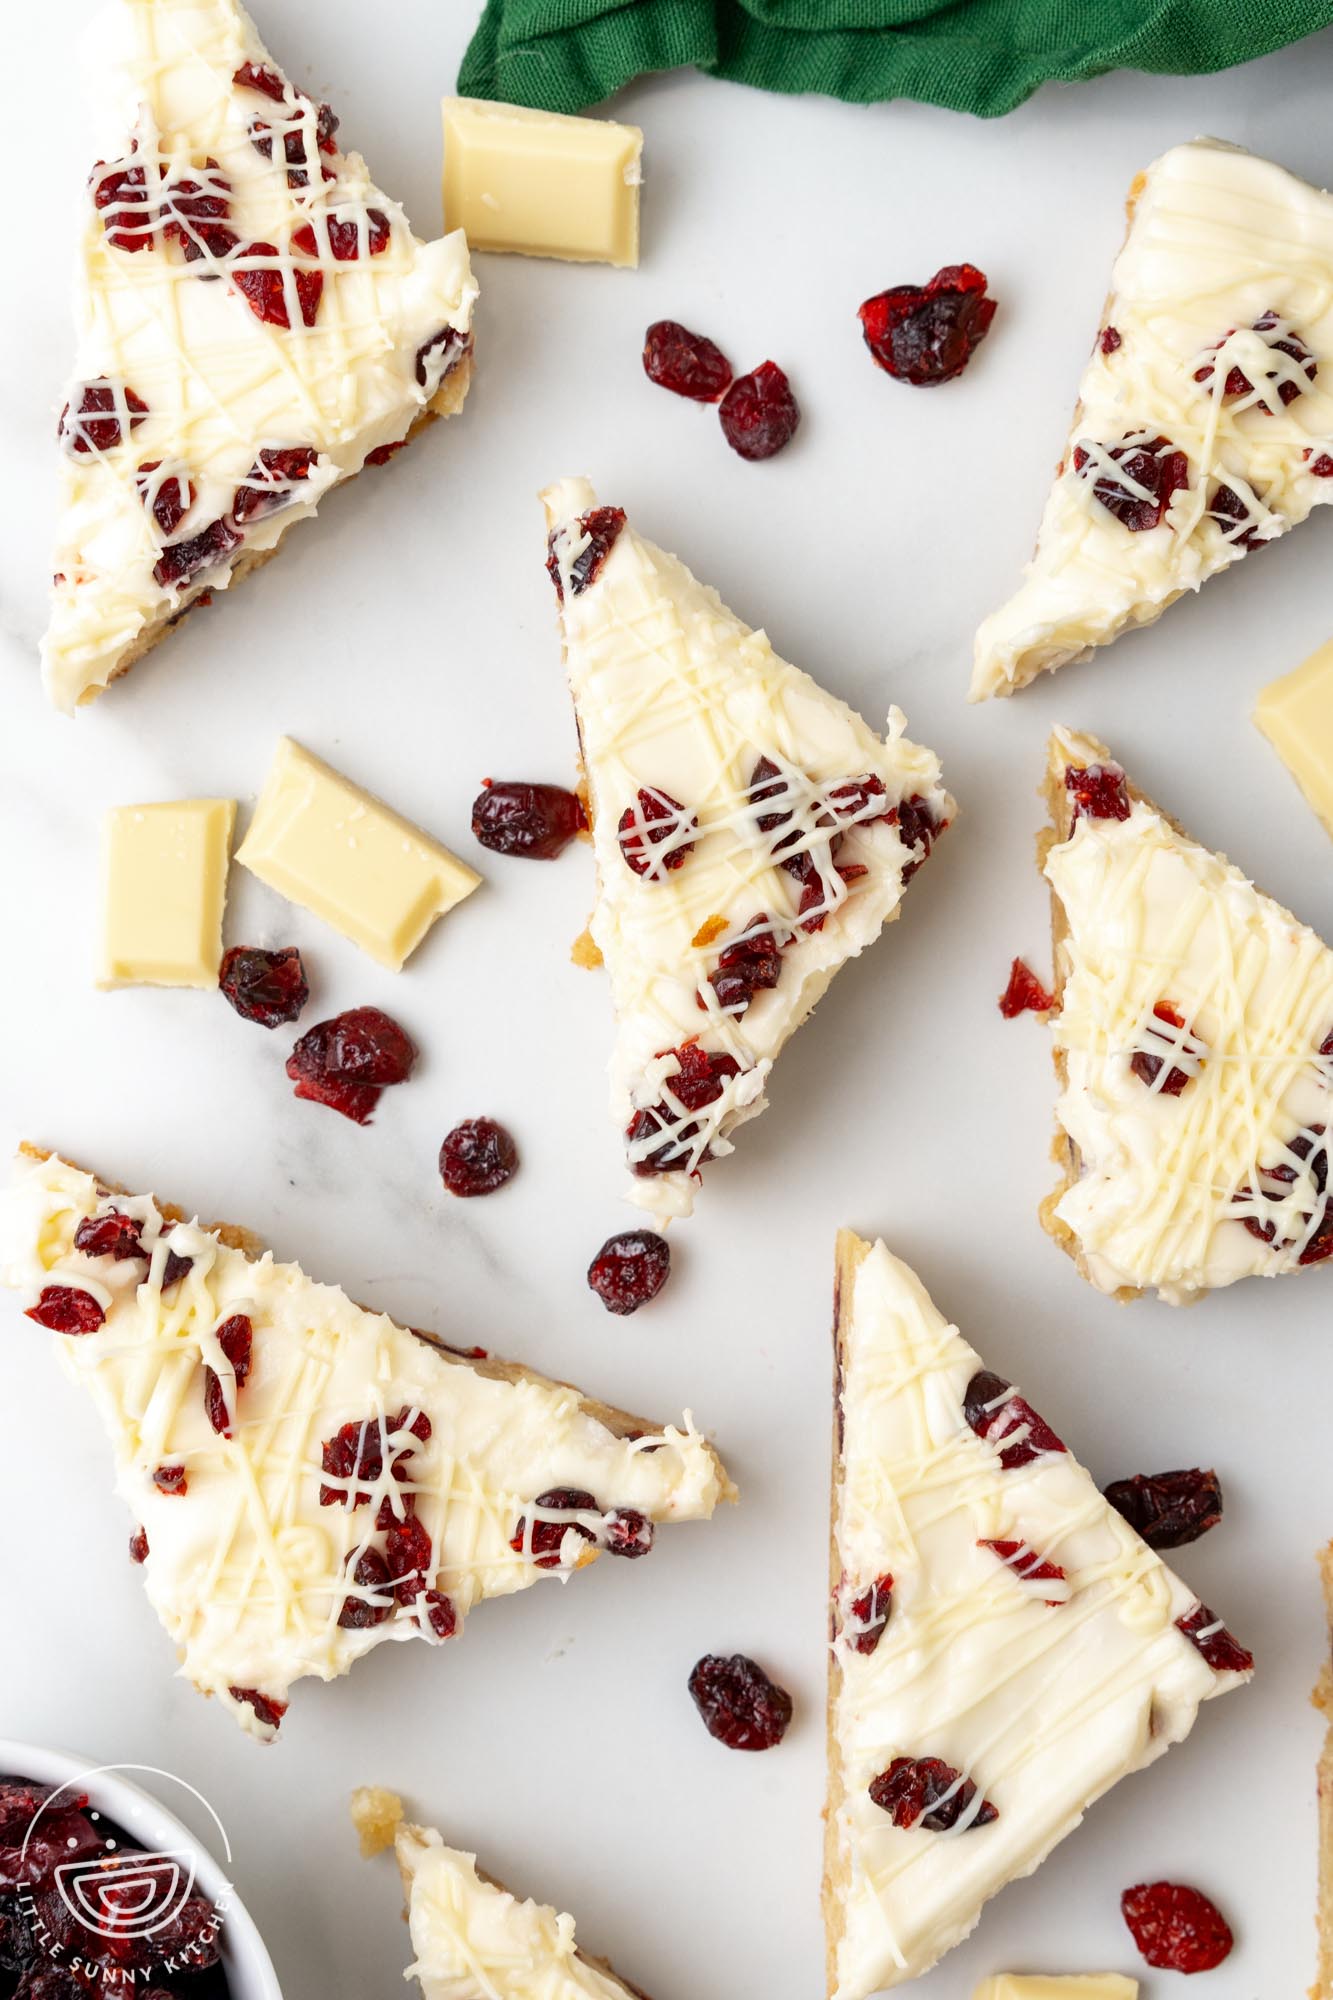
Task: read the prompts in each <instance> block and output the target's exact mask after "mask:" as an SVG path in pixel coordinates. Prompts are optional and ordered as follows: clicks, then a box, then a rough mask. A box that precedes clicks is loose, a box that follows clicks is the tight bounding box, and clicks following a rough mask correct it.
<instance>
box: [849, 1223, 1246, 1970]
mask: <svg viewBox="0 0 1333 2000" xmlns="http://www.w3.org/2000/svg"><path fill="white" fill-rule="evenodd" d="M839 1276H840V1306H839V1316H838V1326H837V1329H836V1334H835V1338H836V1339H837V1343H838V1356H839V1369H840V1374H839V1379H840V1397H841V1412H840V1422H841V1450H840V1453H839V1456H838V1458H837V1461H836V1463H835V1476H834V1568H835V1595H834V1631H835V1636H834V1641H833V1655H834V1664H833V1676H832V1696H831V1712H830V1758H831V1773H830V1776H831V1789H830V1809H829V1816H828V1830H827V1876H826V1891H825V1893H826V1914H827V1917H828V1922H829V1942H830V1981H829V1983H830V1992H831V1993H832V1994H833V1995H834V1996H835V2000H862V1996H864V1995H866V1994H869V1993H874V1992H878V1991H880V1990H882V1989H884V1988H886V1987H892V1986H897V1985H899V1984H901V1983H902V1982H903V1981H904V1980H909V1979H913V1978H915V1977H917V1976H918V1975H919V1974H920V1973H923V1972H925V1971H926V1970H927V1969H928V1968H929V1967H930V1966H931V1965H933V1964H934V1963H935V1961H936V1960H937V1959H938V1958H940V1957H941V1956H942V1954H943V1953H945V1952H946V1951H948V1950H949V1949H950V1948H951V1947H952V1946H953V1945H955V1944H957V1943H959V1942H960V1941H961V1939H962V1938H964V1937H965V1936H966V1935H967V1934H968V1932H969V1931H970V1930H971V1929H972V1927H973V1925H974V1924H975V1923H976V1921H977V1918H978V1916H979V1915H980V1912H981V1908H982V1905H983V1904H984V1903H985V1901H986V1900H987V1898H988V1897H990V1896H992V1895H994V1894H995V1892H996V1891H997V1890H999V1889H1001V1888H1003V1887H1004V1885H1005V1884H1006V1883H1007V1882H1010V1881H1013V1880H1014V1879H1015V1878H1017V1877H1019V1876H1023V1875H1027V1874H1029V1873H1031V1871H1032V1870H1033V1869H1034V1868H1036V1867H1037V1866H1038V1864H1039V1863H1040V1862H1041V1861H1042V1860H1043V1859H1044V1858H1045V1856H1046V1855H1047V1854H1048V1853H1049V1852H1050V1850H1051V1848H1052V1847H1053V1846H1054V1845H1055V1844H1056V1842H1057V1841H1059V1840H1061V1839H1063V1838H1064V1836H1065V1835H1066V1834H1067V1833H1070V1832H1072V1830H1073V1829H1074V1827H1076V1826H1077V1825H1078V1823H1079V1821H1080V1820H1081V1819H1082V1817H1083V1814H1084V1813H1085V1811H1086V1810H1087V1808H1088V1806H1089V1805H1091V1803H1092V1802H1093V1800H1094V1799H1096V1798H1098V1797H1100V1795H1101V1794H1102V1793H1103V1792H1105V1791H1106V1790H1107V1789H1108V1788H1109V1787H1110V1786H1111V1785H1113V1784H1114V1783H1115V1782H1116V1781H1117V1779H1119V1778H1121V1777H1124V1776H1125V1775H1126V1774H1127V1773H1128V1772H1130V1771H1135V1770H1138V1769H1140V1768H1141V1767H1142V1766H1144V1765H1145V1764H1148V1763H1151V1762H1152V1761H1153V1759H1154V1758H1156V1757H1159V1756H1161V1754H1162V1753H1163V1752H1164V1751H1165V1750H1166V1749H1167V1748H1168V1747H1169V1746H1170V1745H1171V1744H1172V1743H1177V1742H1179V1741H1180V1740H1181V1738H1182V1737H1184V1736H1186V1735H1187V1734H1188V1733H1189V1730H1190V1729H1191V1727H1192V1726H1193V1723H1194V1719H1195V1715H1196V1713H1197V1710H1198V1706H1199V1704H1200V1702H1202V1701H1206V1700H1208V1699H1209V1698H1210V1697H1211V1696H1213V1695H1215V1694H1221V1693H1223V1692H1225V1691H1226V1690H1227V1689H1228V1688H1231V1687H1233V1686H1236V1685H1238V1684H1239V1683H1240V1682H1241V1681H1242V1680H1243V1679H1244V1678H1246V1675H1247V1671H1248V1669H1247V1667H1246V1666H1245V1664H1244V1663H1245V1662H1247V1661H1248V1655H1246V1654H1245V1653H1244V1652H1243V1650H1242V1649H1240V1648H1238V1647H1236V1642H1235V1641H1234V1640H1232V1639H1231V1637H1230V1634H1228V1633H1226V1631H1225V1628H1224V1627H1222V1626H1221V1625H1220V1623H1219V1622H1218V1621H1217V1620H1215V1619H1214V1617H1213V1615H1212V1614H1211V1613H1209V1612H1207V1611H1206V1610H1205V1609H1204V1608H1203V1607H1201V1606H1200V1605H1199V1601H1198V1599H1197V1598H1196V1597H1195V1595H1194V1593H1193V1592H1192V1591H1191V1590H1189V1589H1188V1587H1187V1586H1186V1585H1185V1584H1184V1583H1182V1582H1181V1580H1180V1578H1179V1577H1178V1576H1176V1575H1175V1574H1174V1573H1173V1572H1172V1571H1171V1570H1170V1569H1168V1568H1167V1566H1166V1565H1165V1563H1163V1562H1162V1560H1161V1558H1160V1557H1159V1556H1158V1555H1156V1554H1155V1553H1154V1552H1153V1551H1152V1550H1151V1549H1150V1548H1148V1546H1147V1545H1146V1543H1145V1542H1143V1541H1142V1540H1141V1539H1140V1537H1139V1536H1138V1535H1137V1534H1136V1533H1135V1531H1134V1530H1133V1529H1132V1528H1131V1527H1130V1526H1129V1524H1128V1522H1126V1521H1125V1520H1123V1519H1122V1518H1121V1516H1120V1515H1119V1514H1117V1513H1116V1512H1115V1510H1114V1509H1113V1508H1112V1507H1111V1506H1110V1505H1109V1504H1108V1503H1107V1502H1106V1500H1104V1499H1103V1497H1102V1495H1101V1494H1100V1493H1099V1492H1098V1490H1097V1487H1096V1485H1095V1484H1094V1483H1093V1481H1092V1479H1091V1478H1090V1476H1089V1475H1088V1473H1087V1472H1085V1471H1084V1469H1083V1467H1082V1466H1081V1465H1079V1463H1078V1462H1077V1460H1076V1459H1075V1458H1074V1457H1073V1456H1072V1454H1071V1453H1070V1452H1069V1451H1068V1450H1067V1449H1064V1448H1063V1447H1062V1445H1061V1441H1060V1439H1059V1438H1058V1437H1056V1436H1055V1435H1054V1434H1053V1433H1051V1432H1049V1431H1044V1429H1043V1427H1042V1426H1041V1420H1040V1418H1039V1417H1038V1418H1035V1419H1034V1416H1033V1411H1032V1407H1031V1405H1030V1404H1029V1403H1027V1402H1025V1401H1023V1400H1022V1399H1021V1398H1020V1397H1019V1392H1018V1391H1017V1390H1015V1389H1014V1388H1013V1387H1012V1385H1010V1384H1008V1383H1006V1382H1004V1381H1003V1380H1001V1379H1000V1378H998V1377H996V1376H994V1375H989V1377H988V1378H987V1376H986V1371H984V1368H983V1363H982V1361H981V1359H980V1357H979V1356H978V1355H977V1354H976V1352H975V1351H974V1350H973V1349H972V1348H971V1347H970V1346H969V1345H968V1343H967V1341H966V1340H964V1339H963V1337H962V1335H961V1334H960V1333H959V1332H958V1330H957V1328H956V1327H952V1326H950V1325H948V1324H947V1322H946V1321H945V1320H944V1318H943V1316H942V1315H941V1314H940V1313H939V1312H938V1310H937V1309H936V1307H935V1306H934V1304H933V1303H932V1301H931V1299H930V1298H929V1297H928V1295H927V1293H926V1291H925V1288H924V1287H923V1286H922V1284H921V1281H920V1280H919V1278H917V1277H916V1275H915V1274H914V1273H913V1272H912V1271H910V1270H909V1269H908V1267H907V1266H906V1265H905V1264H903V1263H901V1262H899V1260H898V1259H897V1258H895V1257H893V1256H891V1255H890V1253H889V1251H888V1250H887V1249H886V1248H885V1246H884V1245H883V1244H882V1243H877V1244H875V1245H874V1246H873V1247H872V1246H871V1245H870V1244H868V1243H864V1242H861V1241H860V1240H859V1239H857V1238H856V1237H854V1236H851V1235H850V1233H848V1232H845V1231H844V1232H843V1235H842V1237H841V1238H840V1241H839ZM978 1378H981V1379H978ZM1035 1401H1036V1404H1037V1407H1038V1408H1040V1394H1039V1392H1038V1395H1037V1396H1036V1398H1035ZM978 1403H979V1404H980V1406H981V1410H982V1414H981V1415H979V1416H977V1415H976V1408H977V1405H978ZM969 1411H972V1412H973V1414H974V1416H975V1420H976V1421H977V1422H978V1423H980V1425H981V1427H982V1433H984V1434H979V1433H978V1431H977V1430H976V1429H974V1428H973V1424H972V1421H970V1420H969V1415H968V1412H969ZM1045 1414H1046V1415H1047V1417H1049V1412H1047V1413H1045ZM1025 1445H1026V1446H1027V1447H1029V1448H1026V1449H1025V1448H1023V1447H1024V1446H1025ZM1015 1446H1018V1447H1020V1449H1018V1450H1017V1451H1015V1449H1014V1447H1015ZM1037 1446H1042V1447H1044V1448H1041V1449H1037V1448H1036V1447H1037ZM1006 1460H1008V1461H1010V1462H1009V1463H1006ZM996 1543H999V1544H1000V1545H1001V1547H1000V1549H999V1550H997V1549H996V1548H995V1547H994V1546H992V1545H993V1544H996ZM1039 1565H1040V1566H1042V1567H1043V1568H1044V1569H1045V1572H1046V1573H1045V1575H1042V1574H1040V1573H1034V1572H1037V1570H1038V1566H1039ZM885 1578H888V1579H891V1582H890V1585H889V1588H888V1590H887V1592H886V1593H885V1594H883V1595H882V1596H881V1600H880V1603H879V1606H878V1610H879V1614H880V1616H881V1617H886V1618H887V1622H886V1623H885V1624H884V1625H883V1627H882V1630H881V1631H880V1633H879V1637H878V1641H877V1643H874V1644H873V1649H870V1650H858V1643H857V1642H858V1639H860V1635H861V1633H862V1631H863V1629H864V1620H863V1619H860V1618H858V1617H857V1616H856V1615H855V1614H854V1613H853V1611H852V1606H853V1605H855V1603H856V1600H857V1598H858V1596H861V1595H862V1594H863V1593H864V1592H865V1591H866V1590H867V1589H868V1588H870V1587H872V1586H874V1585H875V1584H876V1583H877V1582H880V1581H882V1580H883V1579H885ZM864 1608H865V1607H864V1604H863V1605H862V1607H861V1609H862V1610H863V1611H864ZM1182 1619H1186V1620H1189V1621H1190V1622H1191V1624H1192V1625H1194V1626H1195V1627H1196V1628H1197V1630H1198V1636H1199V1640H1200V1643H1201V1644H1210V1642H1212V1641H1214V1640H1218V1639H1220V1640H1222V1641H1225V1643H1226V1645H1227V1647H1228V1648H1230V1649H1234V1651H1232V1652H1231V1654H1230V1657H1233V1658H1234V1659H1236V1660H1237V1661H1238V1662H1240V1663H1241V1664H1240V1665H1237V1666H1236V1667H1234V1668H1227V1669H1225V1670H1215V1669H1214V1667H1213V1666H1211V1665H1210V1664H1209V1663H1208V1661H1207V1660H1206V1659H1205V1658H1204V1655H1203V1653H1202V1651H1201V1650H1200V1646H1199V1645H1198V1644H1196V1643H1195V1641H1194V1640H1193V1639H1191V1638H1190V1636H1189V1635H1188V1633H1187V1632H1186V1631H1185V1630H1183V1629H1181V1627H1180V1625H1179V1623H1178V1621H1180V1620H1182ZM861 1643H862V1644H864V1643H865V1642H864V1640H861ZM923 1758H933V1759H938V1760H940V1762H941V1764H942V1765H943V1766H944V1767H947V1769H946V1773H945V1776H944V1778H942V1779H939V1780H938V1781H937V1783H936V1787H935V1793H934V1796H935V1797H936V1798H937V1799H938V1801H939V1805H938V1807H937V1808H936V1810H937V1811H939V1810H940V1809H941V1808H942V1811H941V1817H942V1818H943V1819H945V1820H950V1819H951V1820H952V1822H953V1823H952V1825H951V1826H948V1827H945V1828H944V1829H943V1830H932V1828H931V1826H930V1825H929V1824H928V1823H926V1822H927V1814H926V1813H925V1812H918V1811H913V1810H911V1809H910V1808H908V1809H904V1810H903V1811H902V1812H901V1813H899V1812H896V1811H890V1810H887V1809H885V1808H884V1807H882V1806H881V1805H879V1804H877V1803H876V1802H875V1800H874V1798H872V1796H871V1793H870V1789H869V1788H870V1786H871V1785H872V1783H874V1782H875V1781H876V1780H877V1779H878V1778H880V1777H881V1774H883V1773H885V1772H886V1771H887V1770H889V1769H890V1767H892V1766H893V1765H894V1764H895V1763H896V1761H897V1760H899V1759H902V1760H906V1761H912V1762H915V1761H917V1760H921V1759H923ZM942 1786H947V1787H948V1789H947V1790H946V1789H941V1787H942ZM971 1787H975V1792H972V1791H971V1790H970V1788H971ZM904 1822H905V1823H904Z"/></svg>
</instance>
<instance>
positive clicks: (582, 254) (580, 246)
mask: <svg viewBox="0 0 1333 2000" xmlns="http://www.w3.org/2000/svg"><path fill="white" fill-rule="evenodd" d="M642 154H643V134H642V132H641V131H640V130H639V129H638V127H637V126H636V125H617V124H614V123H613V122H612V121H611V120H610V119H609V118H568V117H564V116H562V115H561V114H560V113H558V112H554V111H531V110H528V109H526V108H525V107H524V106H522V105H518V104H493V103H490V102H487V101H484V100H482V99H480V98H469V97H446V98H445V100H444V215H445V223H446V226H447V227H448V228H450V229H462V230H463V231H464V232H465V234H466V236H467V240H468V242H469V244H470V245H471V246H472V248H473V249H474V250H517V251H521V252H522V253H523V254H524V255H525V256H528V257H561V258H564V259H565V260H566V261H568V262H572V263H596V264H619V265H635V264H637V263H638V261H639V186H640V183H641V181H642V179H643V173H642V166H641V160H642Z"/></svg>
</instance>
